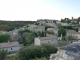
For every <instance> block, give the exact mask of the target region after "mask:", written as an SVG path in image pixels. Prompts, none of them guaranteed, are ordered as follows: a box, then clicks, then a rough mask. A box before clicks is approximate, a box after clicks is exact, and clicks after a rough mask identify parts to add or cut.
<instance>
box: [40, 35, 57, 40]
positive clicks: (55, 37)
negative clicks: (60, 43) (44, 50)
mask: <svg viewBox="0 0 80 60" xmlns="http://www.w3.org/2000/svg"><path fill="white" fill-rule="evenodd" d="M39 39H40V40H51V39H57V36H48V37H39Z"/></svg>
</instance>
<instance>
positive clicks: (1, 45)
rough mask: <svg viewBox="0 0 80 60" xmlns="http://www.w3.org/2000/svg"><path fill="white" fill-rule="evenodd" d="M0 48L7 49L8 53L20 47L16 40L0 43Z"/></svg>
mask: <svg viewBox="0 0 80 60" xmlns="http://www.w3.org/2000/svg"><path fill="white" fill-rule="evenodd" d="M0 49H1V50H3V49H4V50H7V51H8V52H9V53H15V52H17V51H18V50H19V49H20V44H19V43H18V42H6V43H0Z"/></svg>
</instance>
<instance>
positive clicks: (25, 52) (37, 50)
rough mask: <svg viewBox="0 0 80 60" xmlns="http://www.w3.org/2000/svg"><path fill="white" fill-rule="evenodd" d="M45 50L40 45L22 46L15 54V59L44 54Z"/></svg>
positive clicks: (39, 56) (32, 57)
mask: <svg viewBox="0 0 80 60" xmlns="http://www.w3.org/2000/svg"><path fill="white" fill-rule="evenodd" d="M46 54H47V50H46V49H45V48H44V47H41V46H28V47H24V48H22V49H21V50H19V52H18V53H17V55H16V59H17V60H29V59H34V58H36V57H38V58H41V57H44V56H46Z"/></svg>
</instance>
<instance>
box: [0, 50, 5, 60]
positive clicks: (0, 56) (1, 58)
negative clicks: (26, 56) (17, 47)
mask: <svg viewBox="0 0 80 60" xmlns="http://www.w3.org/2000/svg"><path fill="white" fill-rule="evenodd" d="M6 55H7V51H5V50H0V60H5V59H6Z"/></svg>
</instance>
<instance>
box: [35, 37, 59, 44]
mask: <svg viewBox="0 0 80 60" xmlns="http://www.w3.org/2000/svg"><path fill="white" fill-rule="evenodd" d="M41 44H55V45H56V44H58V37H57V36H48V37H37V38H35V39H34V45H41Z"/></svg>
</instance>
